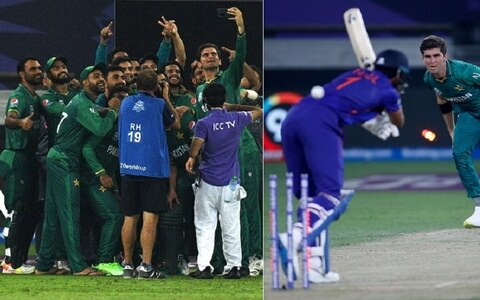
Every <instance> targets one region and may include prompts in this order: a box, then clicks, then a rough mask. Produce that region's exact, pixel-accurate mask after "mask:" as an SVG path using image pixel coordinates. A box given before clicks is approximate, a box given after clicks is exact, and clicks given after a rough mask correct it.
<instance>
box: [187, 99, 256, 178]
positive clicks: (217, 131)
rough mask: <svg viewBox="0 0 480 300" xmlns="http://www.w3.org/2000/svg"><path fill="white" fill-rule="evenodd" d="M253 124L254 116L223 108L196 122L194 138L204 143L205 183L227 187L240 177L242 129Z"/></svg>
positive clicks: (201, 168) (200, 169) (201, 173)
mask: <svg viewBox="0 0 480 300" xmlns="http://www.w3.org/2000/svg"><path fill="white" fill-rule="evenodd" d="M251 122H252V114H251V113H249V112H245V111H239V112H227V110H226V109H223V108H213V109H212V110H211V111H210V113H209V114H208V115H207V116H206V117H204V118H203V119H200V120H199V121H198V122H197V124H196V125H195V133H194V137H195V138H199V139H202V140H203V141H204V144H203V148H202V160H201V162H200V166H199V168H198V169H199V171H200V176H201V178H202V180H204V181H205V182H207V183H208V184H211V185H215V186H225V185H228V182H229V181H230V179H231V178H232V177H233V176H237V177H238V178H240V165H239V163H238V145H239V144H240V136H241V134H242V130H243V129H244V128H245V127H246V126H247V125H248V124H250V123H251Z"/></svg>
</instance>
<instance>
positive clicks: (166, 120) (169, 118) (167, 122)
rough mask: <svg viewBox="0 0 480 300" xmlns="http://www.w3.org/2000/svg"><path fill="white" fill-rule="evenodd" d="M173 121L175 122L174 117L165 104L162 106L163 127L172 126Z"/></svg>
mask: <svg viewBox="0 0 480 300" xmlns="http://www.w3.org/2000/svg"><path fill="white" fill-rule="evenodd" d="M173 123H175V117H174V116H173V114H172V113H171V112H170V110H168V107H167V105H166V104H165V105H164V106H163V126H164V127H165V128H168V127H170V126H172V124H173Z"/></svg>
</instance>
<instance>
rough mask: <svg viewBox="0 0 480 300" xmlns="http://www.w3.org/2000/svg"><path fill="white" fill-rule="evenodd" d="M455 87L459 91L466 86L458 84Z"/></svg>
mask: <svg viewBox="0 0 480 300" xmlns="http://www.w3.org/2000/svg"><path fill="white" fill-rule="evenodd" d="M455 89H456V90H457V91H459V92H461V91H463V90H464V89H465V88H464V87H463V86H461V85H458V84H457V85H456V86H455Z"/></svg>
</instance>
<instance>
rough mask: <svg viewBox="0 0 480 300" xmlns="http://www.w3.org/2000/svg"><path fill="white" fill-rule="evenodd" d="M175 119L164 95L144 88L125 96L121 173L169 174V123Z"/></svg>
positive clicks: (122, 118)
mask: <svg viewBox="0 0 480 300" xmlns="http://www.w3.org/2000/svg"><path fill="white" fill-rule="evenodd" d="M174 121H175V119H174V118H173V117H172V116H171V114H170V113H169V112H168V109H167V107H166V106H165V100H163V99H159V98H156V97H153V96H151V95H150V94H148V93H144V92H140V93H139V94H137V95H134V96H128V97H126V98H125V99H123V101H122V105H121V106H120V116H119V123H118V129H119V145H120V174H121V175H133V176H145V177H154V178H166V177H169V176H170V160H169V156H168V147H167V138H166V134H165V126H170V125H171V124H173V123H174Z"/></svg>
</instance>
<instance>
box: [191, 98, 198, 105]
mask: <svg viewBox="0 0 480 300" xmlns="http://www.w3.org/2000/svg"><path fill="white" fill-rule="evenodd" d="M190 103H192V104H193V105H194V104H196V103H197V99H195V98H194V97H192V99H190Z"/></svg>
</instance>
